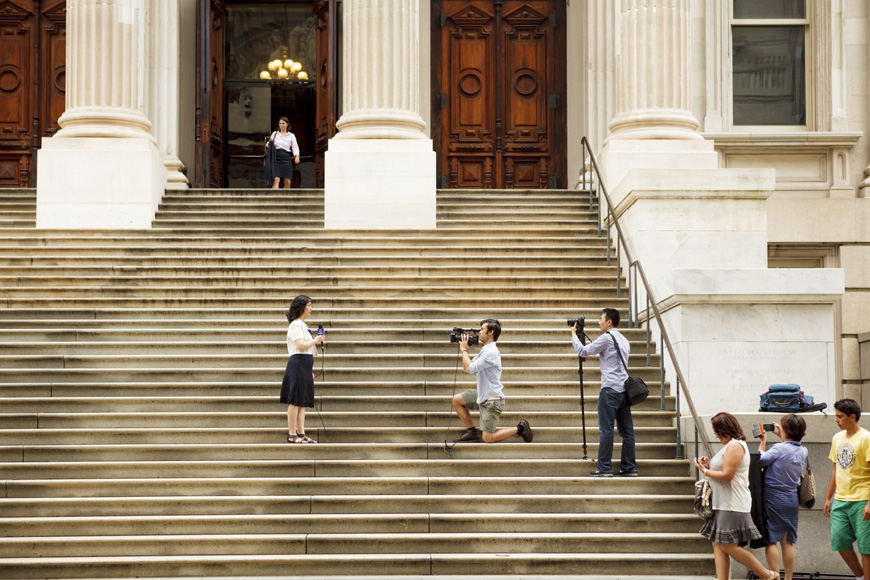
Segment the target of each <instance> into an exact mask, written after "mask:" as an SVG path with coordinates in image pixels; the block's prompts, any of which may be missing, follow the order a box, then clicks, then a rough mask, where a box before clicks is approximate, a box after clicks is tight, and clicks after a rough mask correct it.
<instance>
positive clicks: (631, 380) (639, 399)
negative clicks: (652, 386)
mask: <svg viewBox="0 0 870 580" xmlns="http://www.w3.org/2000/svg"><path fill="white" fill-rule="evenodd" d="M607 334H608V335H609V336H610V338H611V340H613V346H615V347H616V352H617V353H619V360H621V361H622V366H624V367H625V372H626V373H627V372H628V365H627V364H625V359H624V358H622V351H621V350H619V343H617V342H616V337H615V336H613V335H612V334H610V333H609V332H608V333H607ZM624 386H625V394H626V395H627V396H628V404H629V405H631V406H632V407H633V406H634V405H637V404H638V403H643V402H644V401H646V398H647V397H649V387H647V386H646V383H645V382H643V379H640V378H638V377H632V376H629V377H628V378H627V379H625V383H624Z"/></svg>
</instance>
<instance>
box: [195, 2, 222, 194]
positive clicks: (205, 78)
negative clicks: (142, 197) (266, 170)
mask: <svg viewBox="0 0 870 580" xmlns="http://www.w3.org/2000/svg"><path fill="white" fill-rule="evenodd" d="M196 12H197V14H196V17H197V18H196V35H197V43H196V87H197V91H196V170H195V179H194V186H195V187H223V186H224V182H225V178H224V151H223V147H224V145H223V127H224V68H225V56H224V33H225V30H226V14H227V8H226V5H225V4H224V2H223V0H199V2H197V5H196Z"/></svg>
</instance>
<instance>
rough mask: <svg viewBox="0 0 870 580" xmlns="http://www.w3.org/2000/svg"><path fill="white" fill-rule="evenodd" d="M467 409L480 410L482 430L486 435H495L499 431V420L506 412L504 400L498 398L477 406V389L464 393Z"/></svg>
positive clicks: (463, 397) (463, 398)
mask: <svg viewBox="0 0 870 580" xmlns="http://www.w3.org/2000/svg"><path fill="white" fill-rule="evenodd" d="M462 400H463V401H465V408H466V409H468V410H469V411H476V410H478V409H480V430H481V431H484V432H486V433H495V430H496V429H498V418H499V417H501V414H502V411H504V399H502V398H498V399H493V400H488V401H484V402H482V403H480V404H479V405H478V404H477V389H468V390H467V391H465V392H463V393H462Z"/></svg>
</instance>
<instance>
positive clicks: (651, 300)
mask: <svg viewBox="0 0 870 580" xmlns="http://www.w3.org/2000/svg"><path fill="white" fill-rule="evenodd" d="M581 145H582V147H583V165H584V166H583V185H584V186H585V185H586V154H587V153H588V154H589V160H590V161H591V162H592V168H593V169H594V170H595V177H597V185H598V190H599V196H598V197H599V204H598V215H599V220H598V227H599V230H598V235H599V237H600V236H601V221H602V220H601V219H600V217H601V203H600V200H601V199H602V197H603V199H604V201H605V202H607V218H608V220H609V222H610V223H611V224H613V226H614V227H615V228H616V235H617V238H618V239H617V244H616V255H617V271H616V276H617V288H619V287H620V286H621V283H620V279H621V275H622V274H621V271H620V265H619V262H620V247H621V250H622V252H624V253H625V259H626V260H627V261H628V264H629V275H628V277H627V280H628V284H629V293H631V292H632V288H634V289H635V290H636V288H637V274H640V279H641V282H642V283H643V288H644V291H645V292H646V296H647V318H646V324H647V340H648V341H649V340H650V338H649V322H650V321H649V308H650V307H652V311H653V315H654V316H655V319H656V322H657V323H658V326H659V332H661V337H662V342H663V343H664V346H665V348H666V350H667V351H668V355H669V356H670V359H671V363H672V364H673V365H674V371H675V372H676V374H677V389H676V397H677V458H678V459H679V458H681V457H680V456H681V445H682V441H680V410H679V399H680V390H682V394H683V396H684V397H685V401H686V403H687V404H688V406H689V412H690V413H691V414H692V421H693V422H694V424H695V429H696V430H697V431H698V434H699V436H700V439H701V444H702V445H703V446H704V451H705V452H706V453H707V457H712V456H713V448H712V447H710V440H709V439H708V438H707V430H706V429H705V428H704V426H703V425H702V424H701V420H700V418H699V417H698V413H697V412H696V411H695V403H694V402H693V401H692V395H691V394H690V393H689V383H688V382H686V378H685V376H684V375H683V370H682V368H681V367H680V363H679V361H678V360H677V354H676V352H675V351H674V347H673V345H672V344H671V339H670V337H669V336H668V331H667V329H666V328H665V323H664V321H663V320H662V317H661V314H660V313H659V307H658V303H657V302H656V299H655V296H654V295H653V293H652V289H651V288H650V285H649V281H648V280H647V277H646V273H645V272H644V269H643V265H642V264H641V263H640V261H636V260H632V258H631V253H630V252H629V249H628V244H627V243H626V240H625V235H624V234H623V233H622V227H621V226H620V225H619V219H618V218H617V217H616V214H615V213H614V211H613V202H611V200H610V195H609V194H608V193H607V188H606V187H605V186H604V180H603V179H602V178H601V171H600V170H599V169H598V162H597V161H596V160H595V155H593V154H592V148H591V147H590V146H589V141H588V140H587V139H586V137H585V136H584V137H583V139H582V140H581ZM591 177H592V176H590V187H589V195H590V199H591V196H592V184H591ZM607 238H608V244H607V246H608V263H609V262H610V243H609V242H610V228H609V227H608V228H607ZM632 268H634V272H635V276H634V280H635V283H634V284H633V285H632V283H631V278H632V276H631V270H632ZM635 302H636V301H635ZM628 303H629V325H630V326H631V324H632V320H631V314H632V312H631V310H632V308H631V304H632V299H631V296H629V299H628ZM634 314H635V322H638V321H639V318H640V317H639V315H638V312H637V307H636V306H635V308H634ZM647 360H649V358H647ZM662 376H664V368H663V369H662ZM661 388H662V393H664V388H665V383H664V380H663V381H662V383H661ZM662 404H664V394H663V395H662Z"/></svg>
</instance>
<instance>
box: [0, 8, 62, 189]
mask: <svg viewBox="0 0 870 580" xmlns="http://www.w3.org/2000/svg"><path fill="white" fill-rule="evenodd" d="M65 73H66V0H44V1H42V2H40V1H39V0H15V1H6V2H0V187H34V186H35V185H36V155H35V153H36V150H37V149H39V147H40V146H41V145H42V137H48V136H51V135H53V134H54V133H55V132H56V131H57V129H58V126H57V119H58V118H59V117H60V116H61V114H62V113H63V111H64V106H65V102H64V101H65V92H66V83H65Z"/></svg>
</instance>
